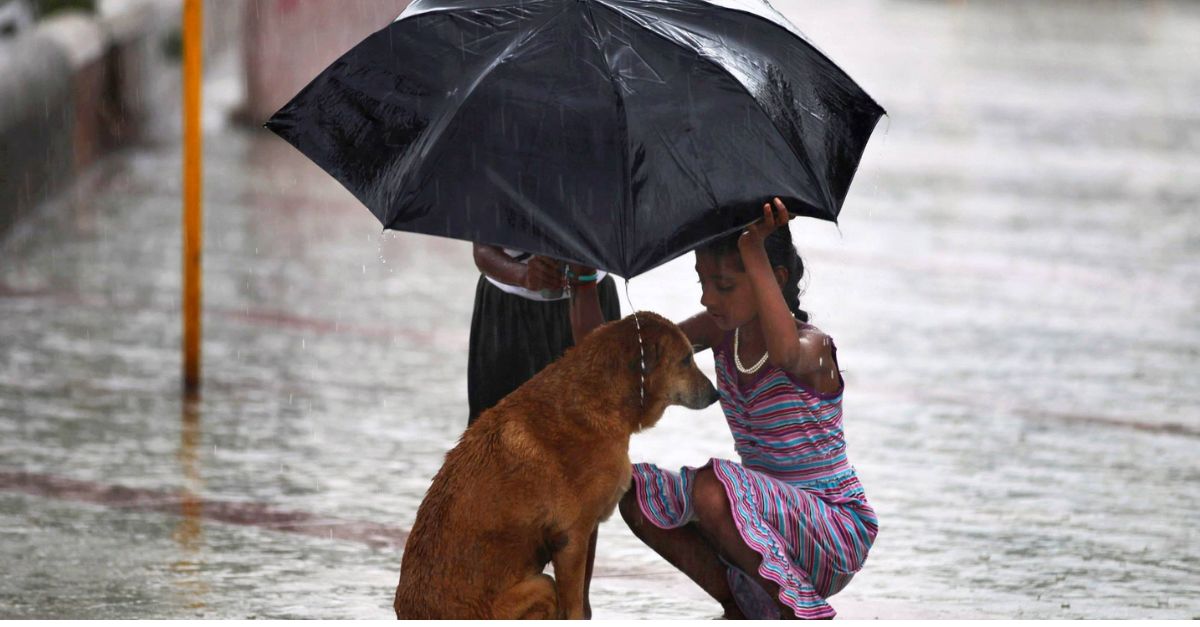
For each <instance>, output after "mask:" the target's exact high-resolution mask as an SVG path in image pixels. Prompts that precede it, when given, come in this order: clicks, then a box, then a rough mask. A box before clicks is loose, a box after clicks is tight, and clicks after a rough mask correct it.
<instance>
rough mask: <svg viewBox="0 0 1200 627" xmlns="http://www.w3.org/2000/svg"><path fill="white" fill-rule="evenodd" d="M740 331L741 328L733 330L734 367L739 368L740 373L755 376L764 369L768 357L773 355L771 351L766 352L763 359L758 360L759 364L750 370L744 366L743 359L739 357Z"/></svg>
mask: <svg viewBox="0 0 1200 627" xmlns="http://www.w3.org/2000/svg"><path fill="white" fill-rule="evenodd" d="M738 331H741V328H737V329H734V330H733V365H735V366H737V369H738V372H740V373H742V374H754V373H756V372H758V371H759V370H760V369H762V367H763V364H765V363H767V356H768V355H770V354H771V353H770V351H766V352H764V353H763V356H762V359H760V360H758V363H757V364H754V365H753V366H750V367H749V368H747V367H745V366H743V365H742V358H741V357H738Z"/></svg>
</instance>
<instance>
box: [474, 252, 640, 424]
mask: <svg viewBox="0 0 1200 627" xmlns="http://www.w3.org/2000/svg"><path fill="white" fill-rule="evenodd" d="M599 291H600V310H601V311H602V312H603V313H604V319H605V320H610V321H611V320H616V319H617V318H620V317H621V302H620V300H619V299H618V298H617V287H616V284H615V283H614V282H613V278H612V277H611V276H607V277H604V280H603V281H600V285H599ZM573 344H574V341H573V338H572V336H571V318H570V301H568V300H566V299H564V300H553V301H536V300H529V299H526V298H521V297H520V296H515V295H513V294H509V293H507V292H505V291H503V290H501V289H500V288H498V287H496V286H495V285H492V284H491V283H490V282H488V280H487V279H485V278H484V277H483V275H480V276H479V284H478V286H476V288H475V313H474V315H473V316H472V318H471V343H470V349H469V353H468V356H467V398H468V400H469V402H470V408H471V414H470V416H469V418H468V419H467V424H468V425H469V424H471V423H472V422H475V419H476V418H478V417H479V414H481V413H483V412H484V411H485V410H487V409H488V408H489V407H491V406H492V405H495V404H496V403H497V402H498V401H499V400H500V399H502V398H504V397H505V396H508V395H509V393H511V392H512V391H513V390H515V389H517V388H518V387H520V386H521V384H523V383H525V382H526V381H528V380H529V379H530V378H532V377H533V375H535V374H537V373H538V372H540V371H541V369H542V368H545V367H546V366H547V365H549V364H550V362H552V361H554V360H555V359H558V358H559V357H561V356H562V354H563V352H564V351H566V350H567V349H568V348H570V347H571V346H572V345H573Z"/></svg>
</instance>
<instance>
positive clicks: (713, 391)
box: [704, 383, 721, 407]
mask: <svg viewBox="0 0 1200 627" xmlns="http://www.w3.org/2000/svg"><path fill="white" fill-rule="evenodd" d="M720 398H721V395H720V394H718V393H717V388H715V387H713V386H712V384H711V383H709V384H708V396H707V398H706V400H705V403H704V406H705V407H708V406H709V405H712V404H713V403H715V402H717V401H718V400H720Z"/></svg>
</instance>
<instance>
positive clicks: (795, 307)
mask: <svg viewBox="0 0 1200 627" xmlns="http://www.w3.org/2000/svg"><path fill="white" fill-rule="evenodd" d="M741 235H742V232H741V231H734V232H733V233H730V234H729V235H726V236H724V237H721V238H719V239H716V240H713V241H711V242H709V243H707V244H705V245H703V246H701V247H700V248H698V249H697V252H702V253H706V254H709V255H713V256H715V257H722V256H724V255H728V254H733V255H735V258H736V259H737V263H738V265H739V266H741V265H742V256H741V253H740V252H739V251H738V244H737V243H738V238H739V237H741ZM763 250H765V251H766V253H767V261H769V262H770V263H771V267H772V268H775V267H782V268H783V269H784V270H786V271H787V279H785V280H784V282H783V285H782V286H780V289H781V290H782V291H783V302H785V303H787V306H788V309H791V310H792V315H794V316H796V319H797V320H799V321H800V322H808V312H807V311H804V310H803V309H801V308H800V280H801V279H803V278H804V260H803V259H801V258H800V253H798V252H796V245H795V244H794V243H793V242H792V231H791V229H789V228H787V227H786V226H784V227H781V228H778V229H775V231H774V232H772V233H771V234H770V235H768V236H767V239H766V240H764V241H763ZM743 269H744V268H743Z"/></svg>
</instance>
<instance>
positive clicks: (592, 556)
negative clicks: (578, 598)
mask: <svg viewBox="0 0 1200 627" xmlns="http://www.w3.org/2000/svg"><path fill="white" fill-rule="evenodd" d="M599 535H600V526H599V525H596V529H595V530H593V531H592V537H591V538H589V539H588V552H587V569H586V570H585V571H584V574H583V617H584V618H586V619H589V620H590V619H591V618H592V601H591V597H590V596H589V594H590V593H591V590H592V568H593V567H594V566H595V565H596V540H597V539H598V538H599Z"/></svg>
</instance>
